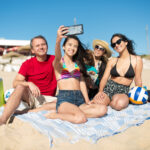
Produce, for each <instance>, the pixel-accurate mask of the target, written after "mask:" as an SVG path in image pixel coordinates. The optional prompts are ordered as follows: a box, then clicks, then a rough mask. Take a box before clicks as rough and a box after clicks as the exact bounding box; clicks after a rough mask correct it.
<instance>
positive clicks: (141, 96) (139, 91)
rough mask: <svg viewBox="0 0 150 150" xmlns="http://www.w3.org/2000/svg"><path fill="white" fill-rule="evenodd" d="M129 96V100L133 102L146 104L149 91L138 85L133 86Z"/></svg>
mask: <svg viewBox="0 0 150 150" xmlns="http://www.w3.org/2000/svg"><path fill="white" fill-rule="evenodd" d="M128 96H129V100H130V101H131V103H133V104H145V103H147V100H148V92H147V91H146V89H144V88H142V87H138V86H135V87H133V88H131V89H130V91H129V93H128Z"/></svg>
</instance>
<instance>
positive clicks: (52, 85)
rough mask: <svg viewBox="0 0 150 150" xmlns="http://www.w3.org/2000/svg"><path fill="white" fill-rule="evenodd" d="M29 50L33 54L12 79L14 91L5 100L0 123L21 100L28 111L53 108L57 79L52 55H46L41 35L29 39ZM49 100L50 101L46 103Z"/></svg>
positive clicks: (3, 121) (45, 43) (46, 48)
mask: <svg viewBox="0 0 150 150" xmlns="http://www.w3.org/2000/svg"><path fill="white" fill-rule="evenodd" d="M30 45H31V51H32V53H33V54H34V55H35V57H32V58H31V59H29V60H26V61H25V62H24V63H23V64H22V65H21V67H20V70H19V72H18V74H17V76H16V78H15V79H14V82H13V87H14V88H15V90H14V92H13V93H12V94H11V96H10V98H9V99H8V101H7V104H6V106H5V109H4V112H3V114H2V116H1V117H0V125H1V124H4V123H6V121H7V120H8V118H9V117H10V116H11V115H12V114H13V113H14V112H15V110H16V109H17V107H18V106H19V104H20V102H21V100H23V101H24V102H26V103H27V104H28V106H29V109H30V110H29V111H32V112H37V111H40V110H49V109H55V107H56V100H57V99H56V97H54V96H55V93H56V88H57V81H56V78H55V73H54V68H53V65H52V63H53V60H54V56H53V55H47V51H48V44H47V41H46V39H45V38H44V37H43V36H36V37H34V38H33V39H32V40H31V44H30ZM48 102H51V103H48Z"/></svg>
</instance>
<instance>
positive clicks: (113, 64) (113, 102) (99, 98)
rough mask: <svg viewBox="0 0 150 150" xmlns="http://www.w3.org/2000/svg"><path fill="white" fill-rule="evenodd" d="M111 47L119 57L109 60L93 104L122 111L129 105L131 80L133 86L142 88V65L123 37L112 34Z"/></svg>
mask: <svg viewBox="0 0 150 150" xmlns="http://www.w3.org/2000/svg"><path fill="white" fill-rule="evenodd" d="M111 46H112V48H114V50H115V51H116V52H117V53H118V54H119V56H118V57H117V58H115V57H114V58H111V59H110V60H109V62H108V64H107V67H106V70H105V73H104V76H103V78H102V80H101V83H100V86H99V93H98V94H97V95H96V96H95V97H94V99H93V102H95V103H99V104H104V105H110V106H111V107H112V108H114V109H116V110H122V109H124V108H126V107H127V106H128V104H129V98H128V92H129V88H130V85H131V83H132V81H133V79H134V81H135V86H142V79H141V74H142V68H143V63H142V59H141V57H140V56H137V55H136V54H135V52H134V48H133V42H132V41H131V40H129V39H128V38H127V37H126V36H125V35H123V34H114V35H113V36H112V38H111Z"/></svg>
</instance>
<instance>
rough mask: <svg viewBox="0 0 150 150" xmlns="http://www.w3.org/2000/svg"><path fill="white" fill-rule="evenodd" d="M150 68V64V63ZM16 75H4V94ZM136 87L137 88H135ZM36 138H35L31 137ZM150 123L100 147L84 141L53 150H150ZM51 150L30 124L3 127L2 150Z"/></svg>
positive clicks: (146, 69) (149, 84)
mask: <svg viewBox="0 0 150 150" xmlns="http://www.w3.org/2000/svg"><path fill="white" fill-rule="evenodd" d="M148 63H149V64H150V61H148ZM148 63H147V61H146V62H145V64H144V69H143V73H142V80H143V85H144V86H147V88H148V89H150V77H149V75H150V69H149V68H150V65H149V64H148ZM16 74H17V73H16V72H0V77H1V78H2V79H3V84H4V90H5V91H6V90H7V89H10V88H12V81H13V79H14V77H15V76H16ZM132 86H134V84H132ZM31 135H32V136H31ZM149 141H150V120H147V121H145V122H144V123H143V124H142V125H140V126H135V127H131V128H128V129H127V130H126V131H124V132H122V133H119V134H116V135H114V136H109V137H105V138H102V139H100V140H99V141H98V142H97V143H96V144H91V143H88V142H85V141H80V142H78V143H76V144H70V143H67V142H66V143H61V144H60V143H59V144H58V143H54V144H53V147H52V148H51V149H52V150H69V149H71V150H77V149H79V150H150V142H149ZM7 149H8V150H49V149H50V148H49V141H48V138H47V137H46V136H44V135H42V134H41V133H39V132H38V131H36V130H35V129H34V128H32V126H31V125H30V124H28V123H25V122H22V121H20V120H18V119H16V118H15V119H14V121H13V123H11V124H8V125H3V126H1V127H0V150H7Z"/></svg>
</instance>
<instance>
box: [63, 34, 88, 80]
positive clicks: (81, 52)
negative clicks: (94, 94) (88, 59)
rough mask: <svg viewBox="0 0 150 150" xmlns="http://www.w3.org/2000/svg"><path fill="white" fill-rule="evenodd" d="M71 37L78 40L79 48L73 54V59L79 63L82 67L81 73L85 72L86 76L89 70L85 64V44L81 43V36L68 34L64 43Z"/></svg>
mask: <svg viewBox="0 0 150 150" xmlns="http://www.w3.org/2000/svg"><path fill="white" fill-rule="evenodd" d="M69 39H74V40H76V41H78V49H77V52H76V54H75V55H74V56H73V61H74V62H76V63H77V65H78V66H79V68H80V71H81V73H83V76H84V77H86V76H87V72H86V67H85V64H84V59H83V58H84V55H85V49H86V48H85V45H84V44H83V43H81V41H80V40H79V38H78V37H77V36H75V35H68V36H67V37H66V38H65V40H64V43H63V46H65V44H66V42H67V41H68V40H69Z"/></svg>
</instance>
